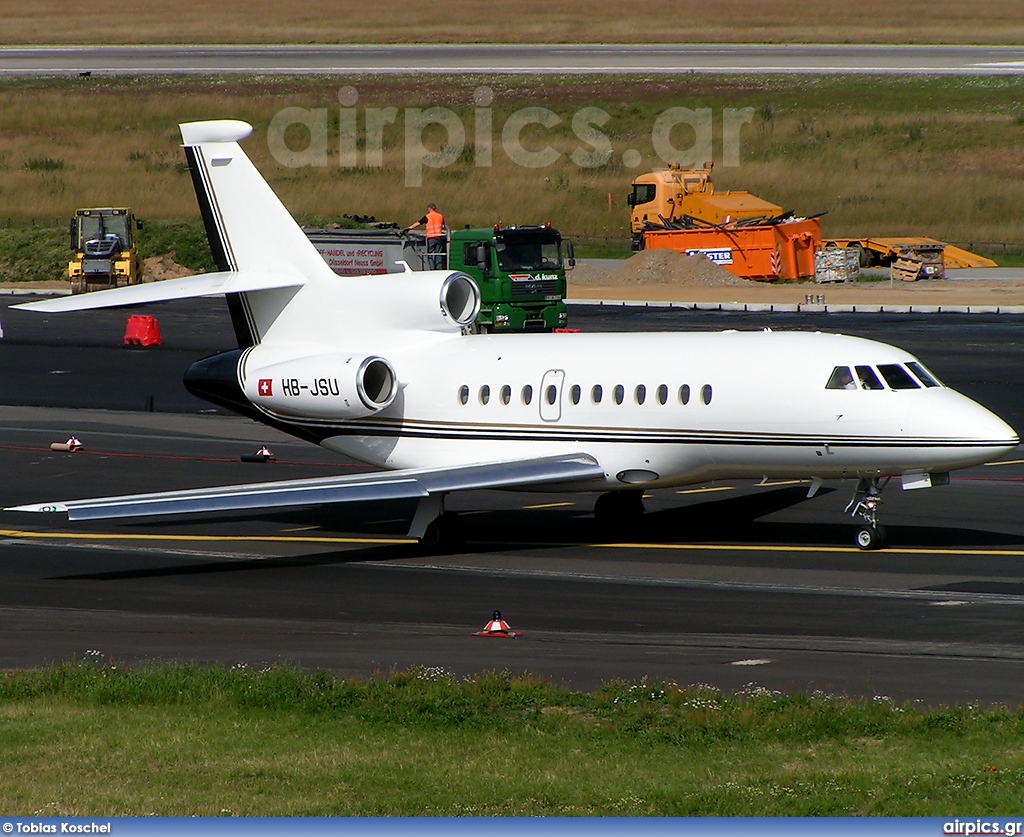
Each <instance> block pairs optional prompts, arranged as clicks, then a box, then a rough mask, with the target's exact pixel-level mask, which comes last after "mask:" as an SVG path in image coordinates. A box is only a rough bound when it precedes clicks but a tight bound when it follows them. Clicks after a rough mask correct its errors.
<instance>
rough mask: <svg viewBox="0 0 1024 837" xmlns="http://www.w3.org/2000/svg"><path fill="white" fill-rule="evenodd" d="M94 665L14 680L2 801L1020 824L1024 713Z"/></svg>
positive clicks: (63, 807)
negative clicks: (965, 816) (957, 817)
mask: <svg viewBox="0 0 1024 837" xmlns="http://www.w3.org/2000/svg"><path fill="white" fill-rule="evenodd" d="M88 656H89V657H90V660H89V662H84V663H78V664H66V665H64V666H61V667H58V668H53V669H44V670H39V671H29V672H17V673H6V674H3V675H0V772H2V775H3V776H4V781H3V782H2V783H0V811H4V812H6V813H8V814H14V813H17V814H22V815H32V814H35V815H37V816H75V815H78V816H85V815H92V816H96V815H99V816H145V815H149V814H155V815H158V816H190V815H200V816H218V815H220V816H232V815H233V816H274V815H281V816H290V815H302V816H341V815H408V816H418V815H440V816H463V815H508V816H530V815H552V816H569V815H578V816H591V815H608V816H646V815H664V816H672V815H705V816H719V815H727V816H734V815H736V816H738V815H743V816H766V815H768V816H775V815H787V816H819V815H841V816H849V815H886V816H940V815H941V816H948V815H949V814H950V812H953V811H973V812H1000V813H1001V814H1004V815H1007V816H1012V815H1014V814H1016V813H1017V812H1019V811H1020V808H1021V803H1022V801H1024V796H1022V791H1021V787H1022V781H1024V754H1022V752H1024V751H1022V748H1021V742H1022V733H1024V712H1022V710H1020V709H1014V710H1008V709H1000V708H989V709H982V708H979V707H977V706H974V707H963V708H956V709H931V710H928V709H922V708H915V707H910V706H896V705H893V703H892V702H891V701H889V700H887V699H885V698H884V697H878V698H875V699H873V700H870V701H864V702H858V703H854V702H850V701H848V700H844V699H840V698H830V697H827V696H821V695H818V696H810V697H801V696H796V695H783V694H779V693H771V692H767V691H766V690H763V689H760V688H757V687H753V686H751V687H749V688H747V689H745V690H743V692H741V693H740V694H736V695H725V694H722V693H719V692H717V691H714V690H712V689H709V688H706V687H689V688H679V687H677V686H674V685H672V684H653V683H647V682H642V683H634V684H625V683H612V684H609V685H607V686H605V687H604V688H602V689H601V690H599V691H598V692H596V693H594V694H582V693H572V692H566V691H563V690H560V689H557V688H555V687H553V686H551V685H549V684H547V683H545V682H543V681H540V680H537V679H534V678H530V677H515V676H511V675H508V674H486V675H482V676H479V677H476V678H473V679H470V680H467V681H456V680H455V679H453V678H452V677H451V676H450V675H448V674H447V673H445V672H443V671H440V670H436V669H417V670H413V671H410V672H406V673H403V674H396V675H393V676H390V677H386V678H378V679H374V680H370V681H351V680H339V679H336V678H335V677H334V676H332V675H329V674H323V673H318V674H302V673H299V672H297V671H295V670H290V669H286V668H273V669H268V670H265V671H252V670H248V669H233V670H230V671H228V670H225V669H219V668H194V667H182V666H170V667H164V668H135V669H133V668H125V667H123V666H119V665H118V664H116V663H115V662H113V661H110V660H106V659H103V658H102V656H101V655H99V654H98V653H95V652H91V653H90V655H88Z"/></svg>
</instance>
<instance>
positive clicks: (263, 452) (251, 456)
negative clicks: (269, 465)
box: [241, 445, 277, 462]
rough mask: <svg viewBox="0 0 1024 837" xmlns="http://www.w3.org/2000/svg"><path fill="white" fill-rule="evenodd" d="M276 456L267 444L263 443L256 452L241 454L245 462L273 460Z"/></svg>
mask: <svg viewBox="0 0 1024 837" xmlns="http://www.w3.org/2000/svg"><path fill="white" fill-rule="evenodd" d="M276 458H277V457H276V456H274V454H273V453H272V452H271V451H270V449H269V448H268V447H267V446H266V445H263V446H262V447H261V448H260V449H259V450H258V451H256V453H243V454H242V456H241V459H242V461H243V462H273V461H274V460H275V459H276Z"/></svg>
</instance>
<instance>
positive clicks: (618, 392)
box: [612, 384, 626, 404]
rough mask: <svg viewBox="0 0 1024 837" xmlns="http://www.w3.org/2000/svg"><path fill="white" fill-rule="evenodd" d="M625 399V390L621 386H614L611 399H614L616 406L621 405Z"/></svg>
mask: <svg viewBox="0 0 1024 837" xmlns="http://www.w3.org/2000/svg"><path fill="white" fill-rule="evenodd" d="M625 397H626V389H625V387H623V386H622V384H616V385H615V389H613V390H612V398H614V399H615V403H616V404H621V403H622V400H623V399H624V398H625Z"/></svg>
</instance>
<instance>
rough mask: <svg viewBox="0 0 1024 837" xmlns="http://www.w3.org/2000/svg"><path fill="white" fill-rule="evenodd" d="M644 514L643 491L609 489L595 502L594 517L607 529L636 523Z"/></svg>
mask: <svg viewBox="0 0 1024 837" xmlns="http://www.w3.org/2000/svg"><path fill="white" fill-rule="evenodd" d="M643 514H644V495H643V492H642V491H609V492H608V493H607V494H602V495H601V496H600V497H598V498H597V502H595V503H594V519H595V520H596V521H597V523H598V525H599V526H601V527H603V528H604V529H606V530H612V529H618V528H621V527H624V526H628V525H630V524H632V523H636V522H637V521H638V520H640V518H641V517H643Z"/></svg>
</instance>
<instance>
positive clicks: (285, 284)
mask: <svg viewBox="0 0 1024 837" xmlns="http://www.w3.org/2000/svg"><path fill="white" fill-rule="evenodd" d="M305 281H306V280H305V279H303V278H302V277H301V276H294V275H290V274H288V273H283V272H282V273H263V272H259V271H251V270H228V271H224V272H222V273H200V274H197V275H195V276H182V277H181V278H180V279H167V280H165V281H163V282H150V283H148V284H143V285H129V286H128V287H125V288H111V289H110V290H107V291H96V292H95V293H91V294H78V295H77V296H64V297H56V298H55V299H44V300H41V301H39V302H25V303H22V304H21V305H14V306H12V307H13V308H23V309H25V310H26V311H42V312H45V313H52V314H56V313H59V312H63V311H85V310H88V309H91V308H117V307H120V306H122V305H142V304H144V303H147V302H167V301H169V300H172V299H190V298H192V297H197V296H217V295H219V294H231V293H249V292H253V291H269V290H273V289H275V288H295V287H299V286H300V285H303V284H305Z"/></svg>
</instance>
